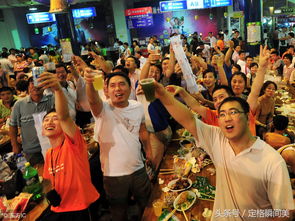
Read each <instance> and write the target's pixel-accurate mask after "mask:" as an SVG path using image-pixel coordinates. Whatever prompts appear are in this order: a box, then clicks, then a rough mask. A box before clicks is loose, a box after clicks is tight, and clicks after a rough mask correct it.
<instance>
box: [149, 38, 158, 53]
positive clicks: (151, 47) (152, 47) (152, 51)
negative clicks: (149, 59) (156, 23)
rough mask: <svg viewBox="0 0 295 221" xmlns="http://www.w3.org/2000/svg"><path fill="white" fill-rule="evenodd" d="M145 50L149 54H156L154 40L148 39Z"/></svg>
mask: <svg viewBox="0 0 295 221" xmlns="http://www.w3.org/2000/svg"><path fill="white" fill-rule="evenodd" d="M147 50H148V53H149V54H152V53H155V52H156V47H155V45H154V38H153V37H150V39H149V44H148V46H147Z"/></svg>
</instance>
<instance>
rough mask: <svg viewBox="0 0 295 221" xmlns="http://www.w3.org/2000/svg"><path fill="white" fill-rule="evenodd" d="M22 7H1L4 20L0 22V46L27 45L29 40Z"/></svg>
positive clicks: (16, 46) (17, 46)
mask: <svg viewBox="0 0 295 221" xmlns="http://www.w3.org/2000/svg"><path fill="white" fill-rule="evenodd" d="M25 13H26V12H25V10H24V8H14V9H12V8H9V9H8V8H6V9H3V15H4V21H3V22H0V32H1V34H0V47H7V48H18V49H19V48H20V47H29V46H30V45H31V44H30V40H29V34H28V30H27V24H26V19H25Z"/></svg>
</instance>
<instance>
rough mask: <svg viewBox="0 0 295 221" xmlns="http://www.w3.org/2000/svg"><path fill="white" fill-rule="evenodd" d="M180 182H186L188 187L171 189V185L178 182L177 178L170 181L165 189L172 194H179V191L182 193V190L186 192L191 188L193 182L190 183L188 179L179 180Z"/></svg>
mask: <svg viewBox="0 0 295 221" xmlns="http://www.w3.org/2000/svg"><path fill="white" fill-rule="evenodd" d="M181 180H183V181H186V182H188V184H189V185H188V186H187V187H183V188H179V189H175V188H173V185H175V184H176V183H177V182H178V181H179V178H177V179H175V180H171V181H170V182H169V183H168V185H167V187H168V188H169V189H170V190H171V191H172V192H180V191H184V190H187V189H189V188H191V186H192V184H193V182H192V181H191V180H190V179H188V178H181Z"/></svg>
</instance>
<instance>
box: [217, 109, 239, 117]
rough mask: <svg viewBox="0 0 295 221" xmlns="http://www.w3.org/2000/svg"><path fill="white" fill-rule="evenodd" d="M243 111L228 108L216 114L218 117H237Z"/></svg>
mask: <svg viewBox="0 0 295 221" xmlns="http://www.w3.org/2000/svg"><path fill="white" fill-rule="evenodd" d="M242 113H245V112H243V111H239V110H230V111H229V112H221V113H219V115H218V118H219V119H225V117H226V115H229V116H230V117H231V118H237V117H238V116H239V115H240V114H242Z"/></svg>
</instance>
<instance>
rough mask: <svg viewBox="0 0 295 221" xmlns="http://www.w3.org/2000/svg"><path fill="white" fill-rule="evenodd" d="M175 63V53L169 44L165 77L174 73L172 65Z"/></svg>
mask: <svg viewBox="0 0 295 221" xmlns="http://www.w3.org/2000/svg"><path fill="white" fill-rule="evenodd" d="M175 64H176V58H175V54H174V51H173V48H172V45H171V44H170V58H169V64H168V69H167V71H166V73H165V74H166V77H167V78H170V77H171V75H172V74H173V73H174V67H175Z"/></svg>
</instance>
